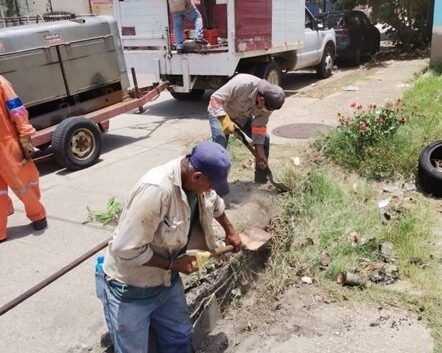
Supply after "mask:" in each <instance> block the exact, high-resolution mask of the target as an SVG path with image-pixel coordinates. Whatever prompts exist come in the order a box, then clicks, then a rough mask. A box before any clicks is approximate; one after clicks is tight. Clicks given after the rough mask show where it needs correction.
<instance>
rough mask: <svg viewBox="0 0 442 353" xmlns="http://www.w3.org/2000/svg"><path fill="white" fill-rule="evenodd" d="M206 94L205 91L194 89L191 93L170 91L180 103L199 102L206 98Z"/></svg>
mask: <svg viewBox="0 0 442 353" xmlns="http://www.w3.org/2000/svg"><path fill="white" fill-rule="evenodd" d="M204 92H205V90H204V89H200V88H194V89H192V90H191V91H190V92H172V91H170V94H171V95H172V97H173V98H175V99H176V100H179V101H184V100H188V101H197V100H200V99H201V98H202V96H204Z"/></svg>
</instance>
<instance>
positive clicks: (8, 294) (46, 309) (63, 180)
mask: <svg viewBox="0 0 442 353" xmlns="http://www.w3.org/2000/svg"><path fill="white" fill-rule="evenodd" d="M426 63H427V62H426V61H423V60H415V61H402V62H390V63H388V65H387V67H386V68H381V69H375V70H373V74H372V75H371V76H370V77H363V78H361V79H360V81H358V82H354V85H356V86H358V87H359V91H356V92H346V91H343V90H342V89H340V90H339V91H337V92H336V93H334V94H332V95H329V96H326V97H325V98H322V99H321V98H311V97H309V96H308V95H309V93H308V92H309V91H310V90H311V89H312V88H311V87H310V86H307V87H305V85H304V87H303V85H302V83H301V84H300V83H299V82H297V81H296V80H297V77H300V76H298V75H297V74H293V75H289V76H288V77H287V79H286V81H285V86H286V87H287V89H288V90H290V89H291V87H292V86H293V85H295V86H297V87H298V88H296V92H297V93H298V94H295V95H292V96H290V97H289V98H288V99H287V103H286V104H285V105H284V107H283V109H281V110H280V111H277V112H275V113H274V114H273V116H272V118H271V123H270V130H271V131H272V130H273V129H275V128H276V127H278V126H281V125H286V124H292V123H300V122H303V123H304V122H310V123H312V122H314V123H323V124H327V125H332V126H333V125H335V121H336V120H335V119H336V113H337V112H338V111H341V112H342V111H343V110H344V109H346V108H347V106H348V104H349V103H350V102H352V101H358V102H360V103H363V104H369V103H378V104H379V103H382V102H384V101H385V99H387V98H388V99H394V98H397V97H398V96H399V95H400V94H401V92H403V90H404V89H405V88H406V83H407V82H408V80H409V79H411V78H412V77H413V74H414V73H415V72H418V71H420V70H421V69H422V67H424V66H425V65H426ZM348 72H351V71H348ZM341 77H345V73H343V74H342V75H341V73H339V74H337V75H335V77H334V78H331V80H330V81H329V80H325V81H321V82H317V87H318V88H319V87H321V86H323V85H327V84H330V82H335V83H336V86H337V87H338V86H339V79H340V78H341ZM315 82H316V81H315ZM315 89H316V87H315ZM303 92H304V93H303ZM299 93H303V94H302V95H300V94H299ZM207 103H208V95H206V96H205V97H204V99H203V100H202V101H200V102H178V101H175V100H174V99H173V98H171V96H170V95H169V94H168V93H163V94H162V95H161V97H160V98H159V99H158V100H157V101H156V102H154V103H152V104H150V105H148V106H147V110H146V112H145V113H144V114H142V115H139V114H135V113H130V114H123V115H122V116H121V117H118V118H116V119H113V120H112V121H111V130H110V132H109V134H107V135H105V136H104V138H103V153H102V156H101V159H100V162H99V163H97V164H96V165H94V166H92V167H90V168H88V169H85V170H81V171H77V172H66V171H64V170H61V169H60V168H59V167H58V166H57V165H56V164H55V162H53V161H48V162H44V163H41V164H39V169H40V171H41V175H42V176H41V179H40V183H41V188H42V194H43V203H44V204H45V206H46V208H47V211H48V219H49V228H48V229H47V230H46V231H45V232H35V231H33V230H32V229H31V227H30V226H29V225H28V224H29V221H28V220H27V219H26V217H25V215H24V211H23V207H22V205H21V203H20V202H19V201H17V200H14V205H15V208H16V210H15V214H14V215H12V216H11V217H10V218H9V240H8V241H7V242H5V243H2V244H0V277H1V279H2V282H3V286H1V287H0V306H1V305H3V304H5V303H7V302H8V301H10V300H12V299H13V298H14V297H16V296H18V295H20V294H21V293H23V292H24V291H25V290H27V289H29V288H31V287H32V286H34V285H35V284H37V283H39V282H40V281H42V280H43V279H45V278H47V277H48V276H49V275H51V274H52V273H54V272H55V271H57V270H59V269H60V268H62V267H63V266H65V265H67V264H68V263H70V262H71V261H72V260H74V259H75V258H77V257H78V256H80V255H81V254H83V253H85V252H86V251H87V250H89V249H91V248H93V247H94V246H95V245H97V244H99V243H100V242H102V241H103V240H105V239H106V238H107V237H109V236H111V230H110V229H107V228H105V227H102V226H100V225H97V224H91V223H89V224H82V222H84V221H85V220H86V218H87V211H86V206H89V207H91V208H92V209H103V208H104V207H105V205H106V202H107V200H108V199H109V198H110V197H112V196H115V197H117V199H119V200H120V201H123V202H124V200H125V198H126V197H127V195H128V193H129V191H130V189H131V188H132V187H133V185H134V184H135V182H136V181H137V180H138V179H139V178H140V177H141V176H142V175H143V174H144V173H145V172H146V171H147V170H148V169H149V168H151V167H153V166H156V165H159V164H161V163H163V162H166V161H168V160H170V159H172V158H176V157H177V156H179V155H181V154H184V153H185V151H186V150H187V149H188V148H189V147H190V146H191V145H192V144H193V143H194V142H195V141H197V140H201V139H204V138H209V136H210V129H209V124H208V122H207V118H206V115H207V114H206V108H207ZM272 142H273V143H282V144H286V143H294V142H296V140H291V139H284V138H280V137H276V136H272ZM94 262H95V257H93V258H92V259H90V260H88V261H86V262H84V263H83V264H82V265H80V266H79V267H77V268H76V269H74V270H73V271H71V272H69V273H68V274H67V275H65V276H63V277H62V278H60V279H59V280H57V281H56V282H54V283H53V284H51V285H49V286H48V287H46V288H45V289H44V290H42V291H40V292H39V293H37V294H36V295H34V296H33V297H31V298H30V299H28V300H26V301H25V302H23V303H22V304H20V305H19V306H17V307H15V308H14V309H12V310H11V311H9V312H8V313H6V314H5V315H3V316H1V317H0V327H1V330H0V342H1V348H0V350H1V352H3V353H17V352H19V353H52V352H54V353H62V352H82V351H87V350H88V349H89V348H90V347H92V346H93V345H94V344H96V343H97V341H98V340H99V337H100V335H101V333H103V332H105V327H104V321H103V313H102V308H101V307H100V303H99V302H98V299H96V297H95V283H94Z"/></svg>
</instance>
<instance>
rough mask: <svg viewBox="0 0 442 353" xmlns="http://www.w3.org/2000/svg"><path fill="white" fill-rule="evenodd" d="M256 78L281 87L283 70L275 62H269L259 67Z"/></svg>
mask: <svg viewBox="0 0 442 353" xmlns="http://www.w3.org/2000/svg"><path fill="white" fill-rule="evenodd" d="M256 76H258V77H260V78H263V79H264V80H267V81H269V82H270V83H272V84H274V85H277V86H280V85H281V68H280V67H279V65H278V64H277V63H275V62H274V61H267V62H264V63H261V64H259V65H258V68H257V70H256Z"/></svg>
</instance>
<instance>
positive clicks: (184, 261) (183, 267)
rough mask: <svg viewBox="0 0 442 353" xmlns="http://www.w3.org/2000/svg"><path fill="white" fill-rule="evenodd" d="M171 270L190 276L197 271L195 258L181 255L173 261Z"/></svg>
mask: <svg viewBox="0 0 442 353" xmlns="http://www.w3.org/2000/svg"><path fill="white" fill-rule="evenodd" d="M172 268H173V269H174V270H175V271H178V272H181V273H184V274H185V275H190V274H191V273H193V272H196V271H198V270H199V267H198V263H197V261H196V257H195V256H189V255H183V256H180V257H178V258H177V259H174V260H173V266H172Z"/></svg>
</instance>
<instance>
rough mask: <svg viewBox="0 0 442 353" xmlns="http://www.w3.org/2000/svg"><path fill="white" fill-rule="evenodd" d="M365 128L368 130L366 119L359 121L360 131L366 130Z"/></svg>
mask: <svg viewBox="0 0 442 353" xmlns="http://www.w3.org/2000/svg"><path fill="white" fill-rule="evenodd" d="M365 130H367V125H366V124H365V122H364V121H361V122H360V123H359V131H365Z"/></svg>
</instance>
